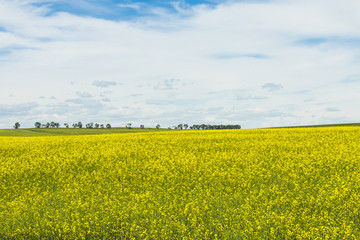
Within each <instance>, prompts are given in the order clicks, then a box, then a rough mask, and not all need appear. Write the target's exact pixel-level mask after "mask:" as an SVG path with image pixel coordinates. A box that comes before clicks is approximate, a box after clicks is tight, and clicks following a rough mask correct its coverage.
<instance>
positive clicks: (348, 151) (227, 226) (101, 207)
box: [0, 127, 360, 239]
mask: <svg viewBox="0 0 360 240" xmlns="http://www.w3.org/2000/svg"><path fill="white" fill-rule="evenodd" d="M359 208H360V128H358V127H328V128H296V129H262V130H221V131H211V130H210V131H171V132H154V133H134V134H113V135H97V136H96V135H94V136H63V137H60V136H58V137H0V239H360V209H359Z"/></svg>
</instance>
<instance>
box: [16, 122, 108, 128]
mask: <svg viewBox="0 0 360 240" xmlns="http://www.w3.org/2000/svg"><path fill="white" fill-rule="evenodd" d="M16 124H18V125H16ZM34 125H35V128H58V127H60V123H57V122H47V123H43V124H42V123H41V122H36V123H35V124H34ZM16 126H17V127H16ZM64 126H65V127H66V128H69V127H70V125H69V124H68V123H64ZM19 127H20V124H19V123H18V122H17V123H15V126H14V128H16V129H17V128H19ZM72 127H73V128H83V124H82V123H81V122H78V123H74V124H72ZM85 127H86V128H105V127H106V128H111V125H110V123H108V124H106V125H104V124H99V123H95V124H94V123H92V122H91V123H87V124H86V125H85Z"/></svg>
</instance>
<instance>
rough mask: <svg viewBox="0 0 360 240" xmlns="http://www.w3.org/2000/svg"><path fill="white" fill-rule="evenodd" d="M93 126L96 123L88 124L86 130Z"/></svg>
mask: <svg viewBox="0 0 360 240" xmlns="http://www.w3.org/2000/svg"><path fill="white" fill-rule="evenodd" d="M93 125H94V123H92V122H91V123H87V124H86V125H85V127H86V128H93Z"/></svg>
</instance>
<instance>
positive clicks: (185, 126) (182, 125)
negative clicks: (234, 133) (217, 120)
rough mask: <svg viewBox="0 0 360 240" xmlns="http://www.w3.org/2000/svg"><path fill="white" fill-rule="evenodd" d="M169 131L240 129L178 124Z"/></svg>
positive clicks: (238, 126) (229, 126)
mask: <svg viewBox="0 0 360 240" xmlns="http://www.w3.org/2000/svg"><path fill="white" fill-rule="evenodd" d="M169 129H191V130H215V129H216V130H217V129H241V126H240V125H222V124H221V125H210V124H194V125H192V126H189V125H188V124H179V125H177V126H173V127H169Z"/></svg>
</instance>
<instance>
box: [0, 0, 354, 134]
mask: <svg viewBox="0 0 360 240" xmlns="http://www.w3.org/2000/svg"><path fill="white" fill-rule="evenodd" d="M358 9H360V2H359V1H357V0H349V1H348V2H347V4H343V2H342V1H340V0H312V1H310V0H302V1H299V0H266V1H260V0H258V1H252V0H242V1H239V0H229V1H226V0H208V1H177V0H174V1H161V0H154V1H130V0H126V1H124V0H118V1H116V0H103V1H98V0H77V1H64V0H0V83H1V86H2V87H1V88H0V128H11V127H12V126H13V124H14V123H15V122H17V121H19V122H20V123H21V126H22V127H33V125H34V123H35V122H36V121H40V122H47V121H56V122H59V123H61V124H63V123H73V122H78V121H82V122H83V123H87V122H99V123H108V122H109V123H112V124H113V125H114V126H125V125H126V124H127V123H128V122H131V123H133V125H134V126H137V125H140V124H144V125H145V126H149V127H151V126H156V125H157V124H160V125H161V126H163V127H168V126H174V125H177V124H179V123H187V124H190V125H191V124H200V123H207V124H241V125H242V126H243V128H259V127H273V126H284V125H307V124H326V123H346V122H359V119H360V112H359V111H358V106H359V104H360V99H359V97H358V89H360V88H359V85H360V81H359V79H360V77H359V76H360V69H359V67H358V66H359V63H360V16H359V14H358Z"/></svg>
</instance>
